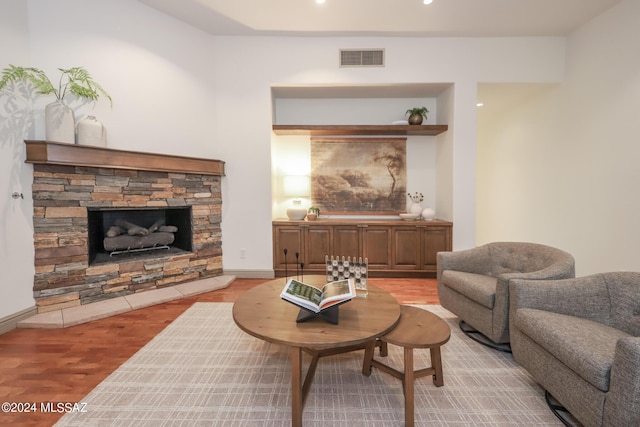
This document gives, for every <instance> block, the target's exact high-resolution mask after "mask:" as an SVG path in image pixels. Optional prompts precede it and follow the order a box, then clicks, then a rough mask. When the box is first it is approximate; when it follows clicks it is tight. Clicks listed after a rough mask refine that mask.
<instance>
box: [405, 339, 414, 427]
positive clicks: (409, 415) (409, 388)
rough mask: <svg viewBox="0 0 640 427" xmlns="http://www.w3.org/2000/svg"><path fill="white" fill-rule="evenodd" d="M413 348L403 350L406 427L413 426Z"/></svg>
mask: <svg viewBox="0 0 640 427" xmlns="http://www.w3.org/2000/svg"><path fill="white" fill-rule="evenodd" d="M413 382H414V372H413V348H410V347H405V348H404V379H403V386H404V425H405V426H406V427H412V426H413V416H414V408H413Z"/></svg>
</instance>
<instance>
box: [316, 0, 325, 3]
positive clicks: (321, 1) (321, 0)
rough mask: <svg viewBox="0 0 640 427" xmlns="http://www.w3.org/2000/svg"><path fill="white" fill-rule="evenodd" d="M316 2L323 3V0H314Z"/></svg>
mask: <svg viewBox="0 0 640 427" xmlns="http://www.w3.org/2000/svg"><path fill="white" fill-rule="evenodd" d="M316 3H318V4H322V3H324V0H316Z"/></svg>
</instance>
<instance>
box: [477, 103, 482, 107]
mask: <svg viewBox="0 0 640 427" xmlns="http://www.w3.org/2000/svg"><path fill="white" fill-rule="evenodd" d="M483 105H484V104H483V103H482V102H478V103H477V104H476V107H482V106H483Z"/></svg>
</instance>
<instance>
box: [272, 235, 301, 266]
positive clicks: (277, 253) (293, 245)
mask: <svg viewBox="0 0 640 427" xmlns="http://www.w3.org/2000/svg"><path fill="white" fill-rule="evenodd" d="M285 249H286V250H287V255H286V257H285V255H284V250H285ZM301 250H302V231H301V230H300V227H298V226H275V227H274V228H273V268H274V269H278V270H283V271H284V269H285V262H286V263H287V264H288V266H287V268H290V267H289V266H293V268H294V270H295V262H296V258H295V253H296V252H300V251H301Z"/></svg>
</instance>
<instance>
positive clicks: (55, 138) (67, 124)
mask: <svg viewBox="0 0 640 427" xmlns="http://www.w3.org/2000/svg"><path fill="white" fill-rule="evenodd" d="M44 120H45V135H46V139H47V141H52V142H66V143H68V144H75V142H76V123H75V117H74V115H73V110H72V109H71V108H69V107H67V106H66V105H64V104H63V103H62V102H60V101H56V102H52V103H51V104H48V105H47V106H46V107H45V108H44Z"/></svg>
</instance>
